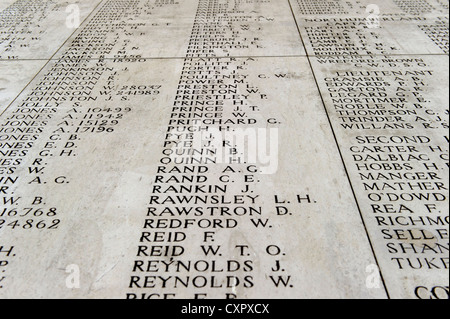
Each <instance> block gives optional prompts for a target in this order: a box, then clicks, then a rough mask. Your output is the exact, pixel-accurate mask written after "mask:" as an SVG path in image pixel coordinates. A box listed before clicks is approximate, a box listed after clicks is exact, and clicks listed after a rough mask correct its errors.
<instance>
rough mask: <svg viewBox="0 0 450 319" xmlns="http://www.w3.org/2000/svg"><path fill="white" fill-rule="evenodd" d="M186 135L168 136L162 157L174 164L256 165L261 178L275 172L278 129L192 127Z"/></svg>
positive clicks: (174, 134) (170, 134) (171, 134)
mask: <svg viewBox="0 0 450 319" xmlns="http://www.w3.org/2000/svg"><path fill="white" fill-rule="evenodd" d="M190 131H191V133H190V134H189V137H188V138H187V137H186V134H176V133H174V132H171V133H169V134H168V137H169V141H168V142H167V143H170V144H171V148H170V149H166V150H164V152H165V155H167V156H169V157H170V159H171V161H172V162H173V163H176V164H192V163H203V160H205V158H206V157H208V159H210V160H212V161H213V162H214V163H242V164H256V165H258V166H259V169H260V173H261V174H275V173H276V172H277V170H278V143H279V140H278V129H277V128H270V129H267V128H245V129H242V128H233V129H229V130H221V129H219V128H215V127H203V128H202V127H198V126H193V127H192V130H190Z"/></svg>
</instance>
